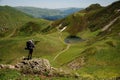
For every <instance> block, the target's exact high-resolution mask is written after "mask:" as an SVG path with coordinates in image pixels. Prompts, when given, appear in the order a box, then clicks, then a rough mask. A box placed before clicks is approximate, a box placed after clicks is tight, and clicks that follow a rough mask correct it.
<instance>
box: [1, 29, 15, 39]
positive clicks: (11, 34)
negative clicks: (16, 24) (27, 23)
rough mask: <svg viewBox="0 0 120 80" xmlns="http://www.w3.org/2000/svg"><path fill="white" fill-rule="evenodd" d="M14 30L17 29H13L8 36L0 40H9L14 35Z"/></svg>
mask: <svg viewBox="0 0 120 80" xmlns="http://www.w3.org/2000/svg"><path fill="white" fill-rule="evenodd" d="M16 30H17V28H15V29H14V30H13V31H12V33H10V34H9V35H8V36H6V37H4V38H2V39H1V40H4V39H7V38H10V37H11V36H13V35H14V34H15V32H16Z"/></svg>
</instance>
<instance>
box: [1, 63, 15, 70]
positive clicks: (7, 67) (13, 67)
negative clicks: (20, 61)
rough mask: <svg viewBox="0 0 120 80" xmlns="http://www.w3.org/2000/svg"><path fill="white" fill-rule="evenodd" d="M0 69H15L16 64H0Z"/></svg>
mask: <svg viewBox="0 0 120 80" xmlns="http://www.w3.org/2000/svg"><path fill="white" fill-rule="evenodd" d="M0 69H15V66H13V65H4V64H0Z"/></svg>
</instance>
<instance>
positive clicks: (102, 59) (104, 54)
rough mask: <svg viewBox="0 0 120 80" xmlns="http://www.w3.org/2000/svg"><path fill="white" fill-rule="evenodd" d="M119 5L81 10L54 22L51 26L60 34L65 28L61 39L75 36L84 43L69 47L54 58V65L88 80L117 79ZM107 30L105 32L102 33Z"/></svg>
mask: <svg viewBox="0 0 120 80" xmlns="http://www.w3.org/2000/svg"><path fill="white" fill-rule="evenodd" d="M119 5H120V1H117V2H114V3H113V4H111V5H109V6H107V7H97V9H94V8H93V9H90V10H89V11H86V10H83V11H80V12H78V13H75V14H74V15H70V16H69V17H67V18H64V19H62V20H58V21H55V22H54V23H53V24H52V25H53V26H55V27H58V28H59V29H60V30H61V29H63V28H64V27H66V26H67V28H66V29H65V30H64V31H63V32H62V34H63V37H64V38H65V37H67V36H69V35H77V36H80V37H81V38H83V39H84V40H85V41H83V42H79V43H77V44H76V43H74V44H72V45H71V47H70V48H69V49H68V50H67V51H66V52H64V53H62V54H61V55H59V56H57V58H56V61H55V63H56V65H57V66H58V65H59V66H67V67H69V68H71V69H72V70H75V71H77V72H78V73H79V74H80V75H81V76H83V77H86V78H90V79H94V78H95V79H96V78H97V79H106V80H107V79H115V78H116V77H119V76H120V73H119V72H120V69H119V67H120V63H119V60H120V57H119V56H120V54H119V53H120V40H119V39H120V27H119V26H120V12H119V9H120V6H119ZM92 7H93V6H92ZM87 9H89V8H87ZM81 24H82V25H81ZM106 26H108V28H106V29H105V30H103V29H104V28H105V27H106ZM66 32H67V33H68V34H67V35H66ZM68 55H69V56H68Z"/></svg>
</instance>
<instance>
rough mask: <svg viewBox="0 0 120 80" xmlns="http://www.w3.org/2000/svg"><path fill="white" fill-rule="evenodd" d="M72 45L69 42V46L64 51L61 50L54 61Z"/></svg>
mask: <svg viewBox="0 0 120 80" xmlns="http://www.w3.org/2000/svg"><path fill="white" fill-rule="evenodd" d="M70 46H71V45H70V44H68V45H67V47H66V48H65V49H64V50H63V51H61V52H59V53H58V54H57V55H56V56H55V57H54V59H53V61H55V60H56V58H57V57H58V56H59V55H60V54H62V53H64V52H65V51H67V50H68V49H69V48H70Z"/></svg>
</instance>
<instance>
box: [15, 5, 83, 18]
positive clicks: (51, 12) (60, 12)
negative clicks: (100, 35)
mask: <svg viewBox="0 0 120 80" xmlns="http://www.w3.org/2000/svg"><path fill="white" fill-rule="evenodd" d="M15 8H16V9H18V10H20V11H22V12H24V13H27V14H29V15H31V16H33V17H35V18H43V19H47V20H57V19H61V18H64V17H66V16H68V15H70V14H72V13H74V12H77V11H80V10H82V9H83V8H61V9H47V8H35V7H15Z"/></svg>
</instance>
